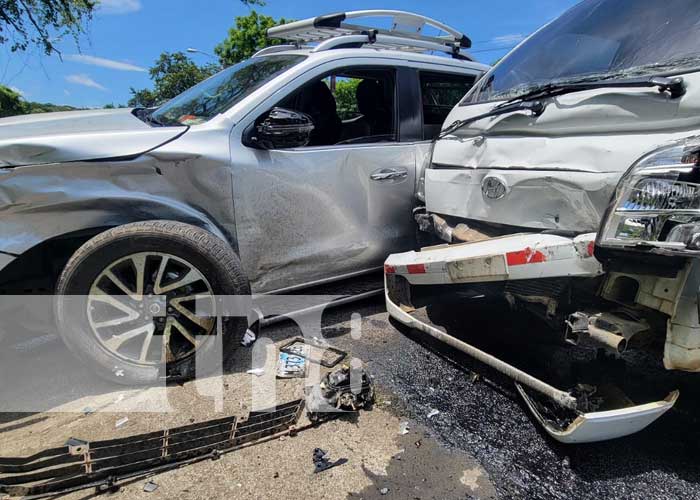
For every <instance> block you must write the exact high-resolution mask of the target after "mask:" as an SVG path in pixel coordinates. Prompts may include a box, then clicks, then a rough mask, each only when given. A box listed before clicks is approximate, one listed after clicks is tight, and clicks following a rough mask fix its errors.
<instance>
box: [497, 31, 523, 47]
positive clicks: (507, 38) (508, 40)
mask: <svg viewBox="0 0 700 500" xmlns="http://www.w3.org/2000/svg"><path fill="white" fill-rule="evenodd" d="M523 38H525V35H523V34H522V33H512V34H510V35H501V36H497V37H494V38H492V39H491V42H492V43H498V44H502V45H510V44H515V43H519V42H520V41H522V40H523Z"/></svg>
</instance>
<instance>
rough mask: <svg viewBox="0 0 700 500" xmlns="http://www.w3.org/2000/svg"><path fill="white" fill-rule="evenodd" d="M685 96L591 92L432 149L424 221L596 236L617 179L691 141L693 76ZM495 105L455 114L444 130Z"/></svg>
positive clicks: (697, 79)
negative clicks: (673, 144)
mask: <svg viewBox="0 0 700 500" xmlns="http://www.w3.org/2000/svg"><path fill="white" fill-rule="evenodd" d="M683 78H684V81H685V85H686V94H685V95H684V96H682V97H681V98H678V99H672V98H671V97H670V96H669V95H668V94H662V93H659V92H658V91H657V90H656V89H630V88H627V89H623V88H621V89H600V90H592V91H586V92H577V93H572V94H568V95H563V96H560V97H556V98H552V99H547V108H546V110H545V112H544V113H543V114H542V115H541V116H537V117H535V116H531V114H529V113H527V112H516V113H511V114H507V115H501V116H498V117H494V118H487V119H483V120H479V121H477V122H474V123H472V124H471V125H469V126H467V127H464V128H462V129H460V130H458V131H457V132H455V134H454V135H452V136H451V137H447V138H445V139H443V140H440V141H438V142H437V144H436V146H435V150H434V154H433V166H434V167H435V168H432V169H428V170H427V171H426V177H425V196H426V206H427V209H428V211H430V212H435V213H438V214H443V215H451V216H455V217H460V218H465V219H473V220H479V221H483V222H486V223H497V224H503V225H508V226H516V227H525V228H537V229H559V230H572V231H581V232H590V231H596V230H597V229H598V225H599V224H600V220H601V218H602V216H603V214H604V212H605V209H606V208H607V205H608V204H609V202H610V199H611V197H612V194H613V192H614V190H615V187H616V186H617V183H618V181H619V180H620V177H621V176H622V175H623V174H624V172H625V171H627V169H629V168H630V167H631V166H632V164H633V163H634V162H635V161H637V160H638V159H639V158H640V157H641V156H643V155H644V154H645V153H648V152H649V151H651V150H654V149H656V148H658V147H660V146H663V145H665V144H667V143H668V142H669V141H673V140H677V139H681V138H685V137H688V136H692V135H698V134H699V133H700V74H688V75H683ZM497 104H499V103H483V104H475V105H467V106H457V107H456V108H455V109H454V110H453V111H452V112H451V114H450V115H449V116H448V117H447V120H446V123H447V124H450V123H452V122H454V121H456V120H464V119H469V118H471V117H473V116H477V115H480V114H483V113H485V112H488V111H489V110H491V109H492V108H493V107H494V106H496V105H497Z"/></svg>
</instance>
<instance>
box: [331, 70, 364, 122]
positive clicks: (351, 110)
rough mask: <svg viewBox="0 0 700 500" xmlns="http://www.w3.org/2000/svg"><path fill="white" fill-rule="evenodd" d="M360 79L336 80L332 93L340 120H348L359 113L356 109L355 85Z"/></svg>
mask: <svg viewBox="0 0 700 500" xmlns="http://www.w3.org/2000/svg"><path fill="white" fill-rule="evenodd" d="M361 81H362V80H360V79H359V78H347V79H343V80H338V81H337V82H336V84H335V92H334V94H333V95H334V96H335V103H336V105H337V107H338V116H339V117H340V119H341V120H349V119H350V118H355V117H356V116H357V115H359V114H360V110H359V109H357V86H358V85H359V84H360V82H361Z"/></svg>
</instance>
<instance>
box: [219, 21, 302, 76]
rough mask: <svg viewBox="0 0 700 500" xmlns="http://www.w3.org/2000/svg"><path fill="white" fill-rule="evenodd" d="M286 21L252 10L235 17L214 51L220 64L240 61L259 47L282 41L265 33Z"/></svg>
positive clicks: (277, 43)
mask: <svg viewBox="0 0 700 500" xmlns="http://www.w3.org/2000/svg"><path fill="white" fill-rule="evenodd" d="M287 22H289V21H287V20H285V19H284V18H280V19H278V20H275V19H274V18H272V17H270V16H266V15H263V14H258V13H257V12H255V11H254V10H253V11H251V12H250V14H248V15H247V16H239V17H237V18H236V25H235V26H234V27H233V28H231V29H230V30H229V32H228V36H227V37H226V39H225V40H224V41H223V42H221V43H220V44H219V45H217V46H216V48H215V49H214V52H215V53H216V55H217V56H219V61H220V62H221V65H222V66H231V65H233V64H236V63H238V62H241V61H243V60H245V59H248V58H250V57H251V56H252V55H253V54H255V53H256V52H257V51H258V50H260V49H264V48H265V47H269V46H271V45H279V44H280V43H282V40H270V39H268V38H267V36H266V33H267V29H268V28H272V27H273V26H277V25H278V24H284V23H287Z"/></svg>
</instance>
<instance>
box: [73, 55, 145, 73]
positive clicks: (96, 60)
mask: <svg viewBox="0 0 700 500" xmlns="http://www.w3.org/2000/svg"><path fill="white" fill-rule="evenodd" d="M65 59H67V60H68V61H73V62H77V63H81V64H90V65H92V66H100V67H102V68H109V69H116V70H118V71H146V68H142V67H141V66H136V65H135V64H129V63H126V62H121V61H113V60H112V59H105V58H104V57H95V56H88V55H85V54H69V55H67V56H65Z"/></svg>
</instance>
